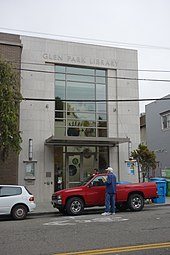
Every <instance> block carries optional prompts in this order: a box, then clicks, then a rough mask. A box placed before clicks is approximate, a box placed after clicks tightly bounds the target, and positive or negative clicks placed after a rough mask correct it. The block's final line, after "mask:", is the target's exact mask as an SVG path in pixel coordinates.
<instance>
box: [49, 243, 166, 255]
mask: <svg viewBox="0 0 170 255" xmlns="http://www.w3.org/2000/svg"><path fill="white" fill-rule="evenodd" d="M169 247H170V242H167V243H155V244H143V245H135V246H124V247H117V248H108V249H100V250H86V251H78V252H66V253H55V254H53V255H98V254H113V253H118V252H119V253H120V252H130V251H140V250H151V249H162V248H169Z"/></svg>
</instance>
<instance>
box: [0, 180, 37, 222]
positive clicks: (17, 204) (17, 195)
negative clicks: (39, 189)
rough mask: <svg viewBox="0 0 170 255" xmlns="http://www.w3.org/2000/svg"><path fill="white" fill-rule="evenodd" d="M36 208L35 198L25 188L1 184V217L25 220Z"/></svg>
mask: <svg viewBox="0 0 170 255" xmlns="http://www.w3.org/2000/svg"><path fill="white" fill-rule="evenodd" d="M35 208H36V204H35V202H34V196H33V195H32V194H31V193H30V192H29V191H28V190H27V188H26V187H24V186H19V185H1V184H0V215H5V214H6V215H7V214H8V215H11V216H12V218H13V219H16V220H23V219H25V217H26V216H27V213H28V212H31V211H33V210H34V209H35Z"/></svg>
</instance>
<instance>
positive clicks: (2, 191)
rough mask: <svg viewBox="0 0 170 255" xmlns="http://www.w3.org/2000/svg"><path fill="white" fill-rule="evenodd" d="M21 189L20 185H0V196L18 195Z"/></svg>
mask: <svg viewBox="0 0 170 255" xmlns="http://www.w3.org/2000/svg"><path fill="white" fill-rule="evenodd" d="M21 193H22V189H21V188H20V187H0V197H6V196H15V195H20V194H21Z"/></svg>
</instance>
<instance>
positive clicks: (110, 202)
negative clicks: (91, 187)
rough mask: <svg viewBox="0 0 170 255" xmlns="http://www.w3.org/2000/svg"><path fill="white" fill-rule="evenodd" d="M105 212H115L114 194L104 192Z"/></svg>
mask: <svg viewBox="0 0 170 255" xmlns="http://www.w3.org/2000/svg"><path fill="white" fill-rule="evenodd" d="M105 212H110V213H115V194H113V193H108V192H106V195H105Z"/></svg>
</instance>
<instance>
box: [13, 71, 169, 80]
mask: <svg viewBox="0 0 170 255" xmlns="http://www.w3.org/2000/svg"><path fill="white" fill-rule="evenodd" d="M14 69H15V70H18V71H26V72H38V73H46V74H65V73H63V72H55V71H45V70H35V69H26V68H14ZM67 75H73V76H84V77H92V75H85V74H75V73H67ZM96 77H104V76H100V75H98V76H97V75H96ZM106 78H111V79H117V80H133V81H152V82H153V81H155V82H170V80H165V79H149V78H131V77H119V76H106Z"/></svg>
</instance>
